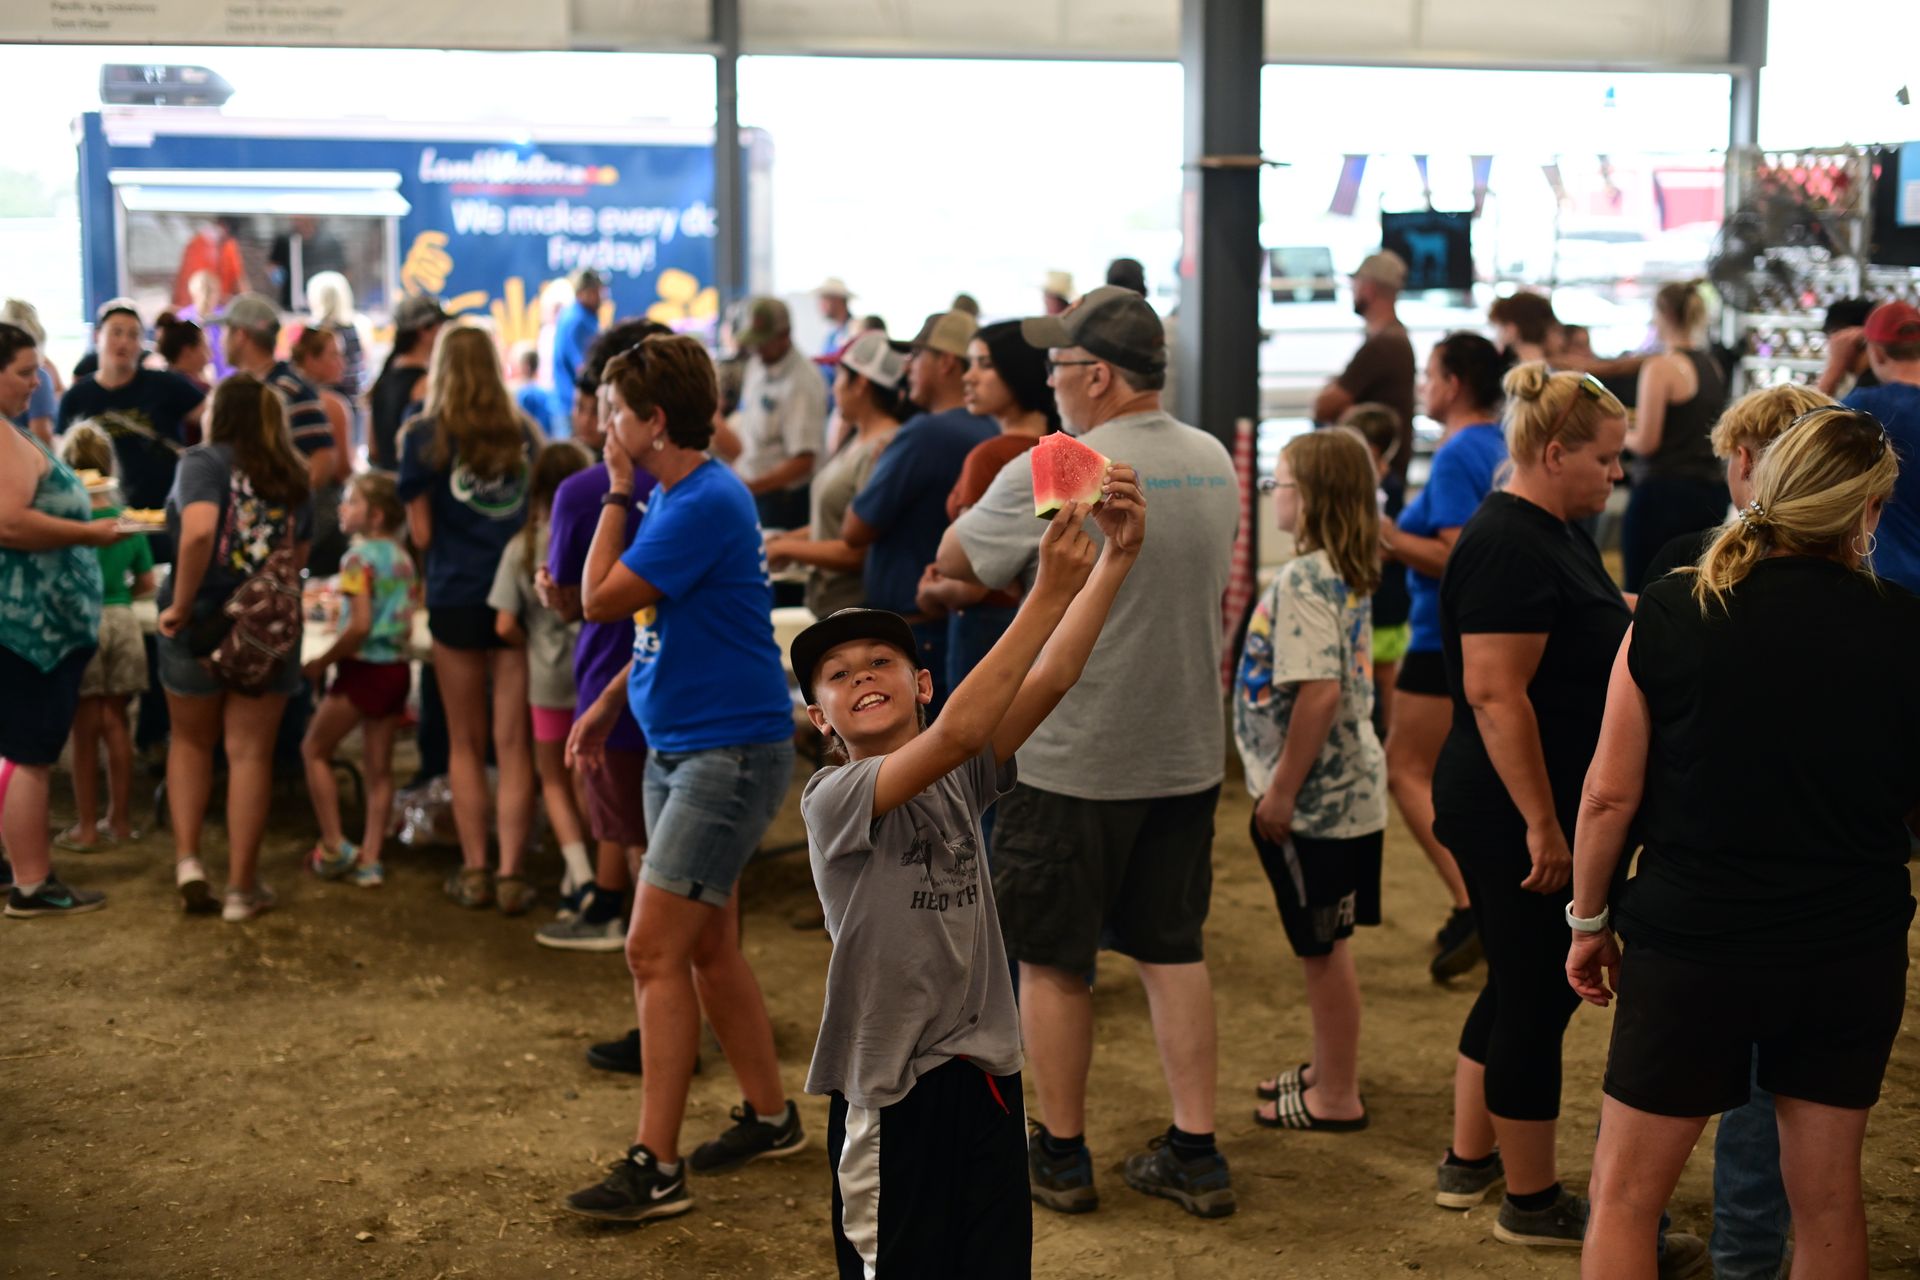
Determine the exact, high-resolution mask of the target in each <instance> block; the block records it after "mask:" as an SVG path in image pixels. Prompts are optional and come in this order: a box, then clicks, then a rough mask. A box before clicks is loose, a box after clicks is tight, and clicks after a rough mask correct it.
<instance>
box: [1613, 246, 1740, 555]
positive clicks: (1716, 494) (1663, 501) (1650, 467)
mask: <svg viewBox="0 0 1920 1280" xmlns="http://www.w3.org/2000/svg"><path fill="white" fill-rule="evenodd" d="M1654 324H1655V326H1656V327H1657V328H1658V330H1659V333H1660V341H1661V345H1662V346H1663V347H1664V348H1665V353H1664V354H1662V355H1659V356H1656V357H1654V358H1653V359H1651V360H1649V361H1647V362H1646V364H1644V365H1642V366H1641V368H1640V393H1639V395H1638V397H1637V404H1636V406H1635V411H1634V422H1633V427H1632V429H1631V430H1630V431H1629V432H1628V433H1627V448H1628V449H1630V450H1631V451H1632V452H1633V455H1634V456H1633V461H1632V462H1631V463H1630V464H1629V465H1628V468H1627V474H1628V475H1629V476H1630V477H1631V478H1632V481H1633V488H1632V489H1631V490H1630V491H1629V492H1628V495H1627V512H1626V517H1625V519H1624V520H1623V521H1622V522H1621V527H1620V553H1621V559H1622V561H1623V562H1624V568H1625V571H1626V572H1625V577H1626V583H1625V585H1626V589H1627V590H1628V591H1639V590H1640V589H1641V587H1643V586H1644V585H1646V584H1645V582H1644V579H1645V577H1646V572H1647V566H1648V565H1649V564H1650V563H1651V562H1652V560H1653V558H1654V556H1655V555H1657V554H1658V553H1659V551H1660V549H1661V548H1662V547H1664V546H1665V545H1666V544H1667V543H1668V542H1669V541H1671V540H1672V539H1674V538H1677V537H1679V536H1680V535H1681V534H1683V533H1687V532H1689V531H1691V530H1694V529H1702V528H1707V527H1709V526H1712V525H1716V524H1719V523H1720V521H1721V520H1722V519H1724V518H1725V517H1726V514H1727V480H1726V472H1725V470H1724V468H1723V467H1722V464H1721V462H1720V460H1719V459H1718V458H1716V457H1714V455H1713V442H1712V440H1711V438H1710V437H1711V434H1712V431H1713V424H1714V423H1715V422H1717V421H1718V420H1719V418H1720V411H1721V410H1722V409H1724V408H1725V407H1726V403H1727V379H1726V375H1725V373H1723V372H1722V371H1721V368H1720V366H1719V364H1717V363H1716V362H1715V360H1714V358H1713V357H1712V356H1711V355H1709V354H1708V353H1707V352H1706V351H1705V350H1704V349H1703V348H1704V341H1703V340H1704V336H1705V329H1706V304H1705V303H1704V302H1703V301H1701V297H1700V290H1699V282H1697V281H1696V282H1690V283H1687V284H1670V285H1667V286H1666V287H1665V288H1663V289H1661V290H1660V292H1659V293H1658V294H1657V295H1656V296H1655V297H1654Z"/></svg>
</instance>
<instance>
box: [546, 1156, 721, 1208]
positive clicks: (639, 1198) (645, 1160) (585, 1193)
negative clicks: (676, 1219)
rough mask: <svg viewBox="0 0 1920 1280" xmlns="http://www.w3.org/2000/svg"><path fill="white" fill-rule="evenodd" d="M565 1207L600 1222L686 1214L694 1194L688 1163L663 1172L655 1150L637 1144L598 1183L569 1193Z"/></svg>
mask: <svg viewBox="0 0 1920 1280" xmlns="http://www.w3.org/2000/svg"><path fill="white" fill-rule="evenodd" d="M565 1207H566V1210H567V1212H568V1213H571V1214H577V1215H578V1216H580V1217H582V1218H593V1219H595V1220H597V1221H600V1222H645V1221H646V1220H647V1219H648V1218H671V1217H673V1216H674V1215H675V1214H678V1213H685V1212H686V1211H687V1210H689V1209H691V1208H693V1197H692V1196H690V1195H688V1194H687V1167H686V1165H685V1164H682V1165H681V1166H680V1168H678V1169H677V1170H675V1171H674V1173H673V1176H671V1177H669V1176H667V1175H666V1174H664V1173H662V1172H660V1162H659V1161H658V1160H656V1159H655V1158H654V1155H653V1152H651V1151H649V1150H647V1149H646V1148H645V1147H643V1146H640V1145H638V1144H635V1145H634V1146H632V1147H629V1148H628V1149H627V1154H626V1157H625V1158H624V1159H621V1160H615V1161H614V1162H613V1163H612V1164H610V1165H608V1166H607V1176H606V1177H605V1178H603V1179H602V1180H601V1181H600V1182H599V1183H598V1184H597V1185H595V1186H591V1187H587V1188H585V1189H583V1190H580V1191H576V1192H574V1193H573V1194H572V1195H570V1196H568V1197H567V1199H566V1205H565Z"/></svg>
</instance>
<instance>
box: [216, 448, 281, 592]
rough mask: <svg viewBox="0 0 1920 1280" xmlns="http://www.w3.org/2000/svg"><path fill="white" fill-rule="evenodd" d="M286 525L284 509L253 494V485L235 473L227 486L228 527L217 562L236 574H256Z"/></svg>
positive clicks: (270, 553) (237, 472)
mask: <svg viewBox="0 0 1920 1280" xmlns="http://www.w3.org/2000/svg"><path fill="white" fill-rule="evenodd" d="M286 523H287V509H286V508H285V507H283V506H280V505H278V504H276V503H271V502H268V501H267V500H266V499H265V498H262V497H261V496H260V495H259V494H257V493H255V492H254V491H253V482H252V481H250V480H248V479H247V478H246V477H245V476H244V475H242V474H240V472H239V471H238V470H235V471H234V473H233V478H232V479H231V481H229V484H228V496H227V525H226V528H225V530H223V531H222V535H221V540H220V555H219V556H218V557H216V561H217V562H223V563H225V564H226V566H227V567H228V568H229V569H232V570H233V571H234V572H236V573H241V574H252V573H255V572H257V571H258V570H259V568H260V566H261V565H263V564H265V563H266V562H267V557H268V556H270V555H272V554H273V543H274V539H275V538H277V537H278V536H279V535H280V533H281V531H282V530H283V529H284V528H285V526H286Z"/></svg>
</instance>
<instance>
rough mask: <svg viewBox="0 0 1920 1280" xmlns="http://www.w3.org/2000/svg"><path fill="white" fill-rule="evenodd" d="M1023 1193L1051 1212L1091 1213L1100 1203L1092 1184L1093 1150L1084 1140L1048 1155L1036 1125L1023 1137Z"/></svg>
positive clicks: (1097, 1192)
mask: <svg viewBox="0 0 1920 1280" xmlns="http://www.w3.org/2000/svg"><path fill="white" fill-rule="evenodd" d="M1027 1194H1028V1195H1030V1196H1032V1197H1033V1202H1034V1203H1035V1204H1037V1205H1041V1206H1043V1207H1045V1208H1048V1209H1051V1210H1053V1211H1054V1212H1055V1213H1092V1212H1093V1211H1094V1210H1095V1209H1098V1208H1099V1207H1100V1189H1099V1188H1098V1187H1096V1186H1094V1185H1093V1153H1092V1152H1091V1151H1088V1150H1087V1144H1086V1143H1084V1142H1083V1143H1081V1144H1080V1146H1079V1147H1078V1148H1076V1149H1075V1150H1073V1151H1071V1152H1069V1153H1068V1154H1066V1155H1064V1156H1056V1155H1050V1154H1048V1152H1047V1148H1046V1142H1045V1140H1044V1138H1043V1136H1042V1133H1041V1131H1040V1130H1039V1129H1035V1130H1034V1131H1033V1135H1032V1136H1031V1137H1029V1138H1028V1139H1027Z"/></svg>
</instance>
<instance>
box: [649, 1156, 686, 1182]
mask: <svg viewBox="0 0 1920 1280" xmlns="http://www.w3.org/2000/svg"><path fill="white" fill-rule="evenodd" d="M653 1167H654V1168H656V1169H658V1170H659V1171H660V1172H661V1173H663V1174H665V1175H666V1176H667V1177H669V1178H671V1177H673V1176H674V1175H675V1174H677V1173H679V1172H680V1162H679V1161H678V1160H675V1161H674V1162H673V1163H672V1164H668V1163H667V1162H666V1161H664V1160H656V1161H654V1165H653Z"/></svg>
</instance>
